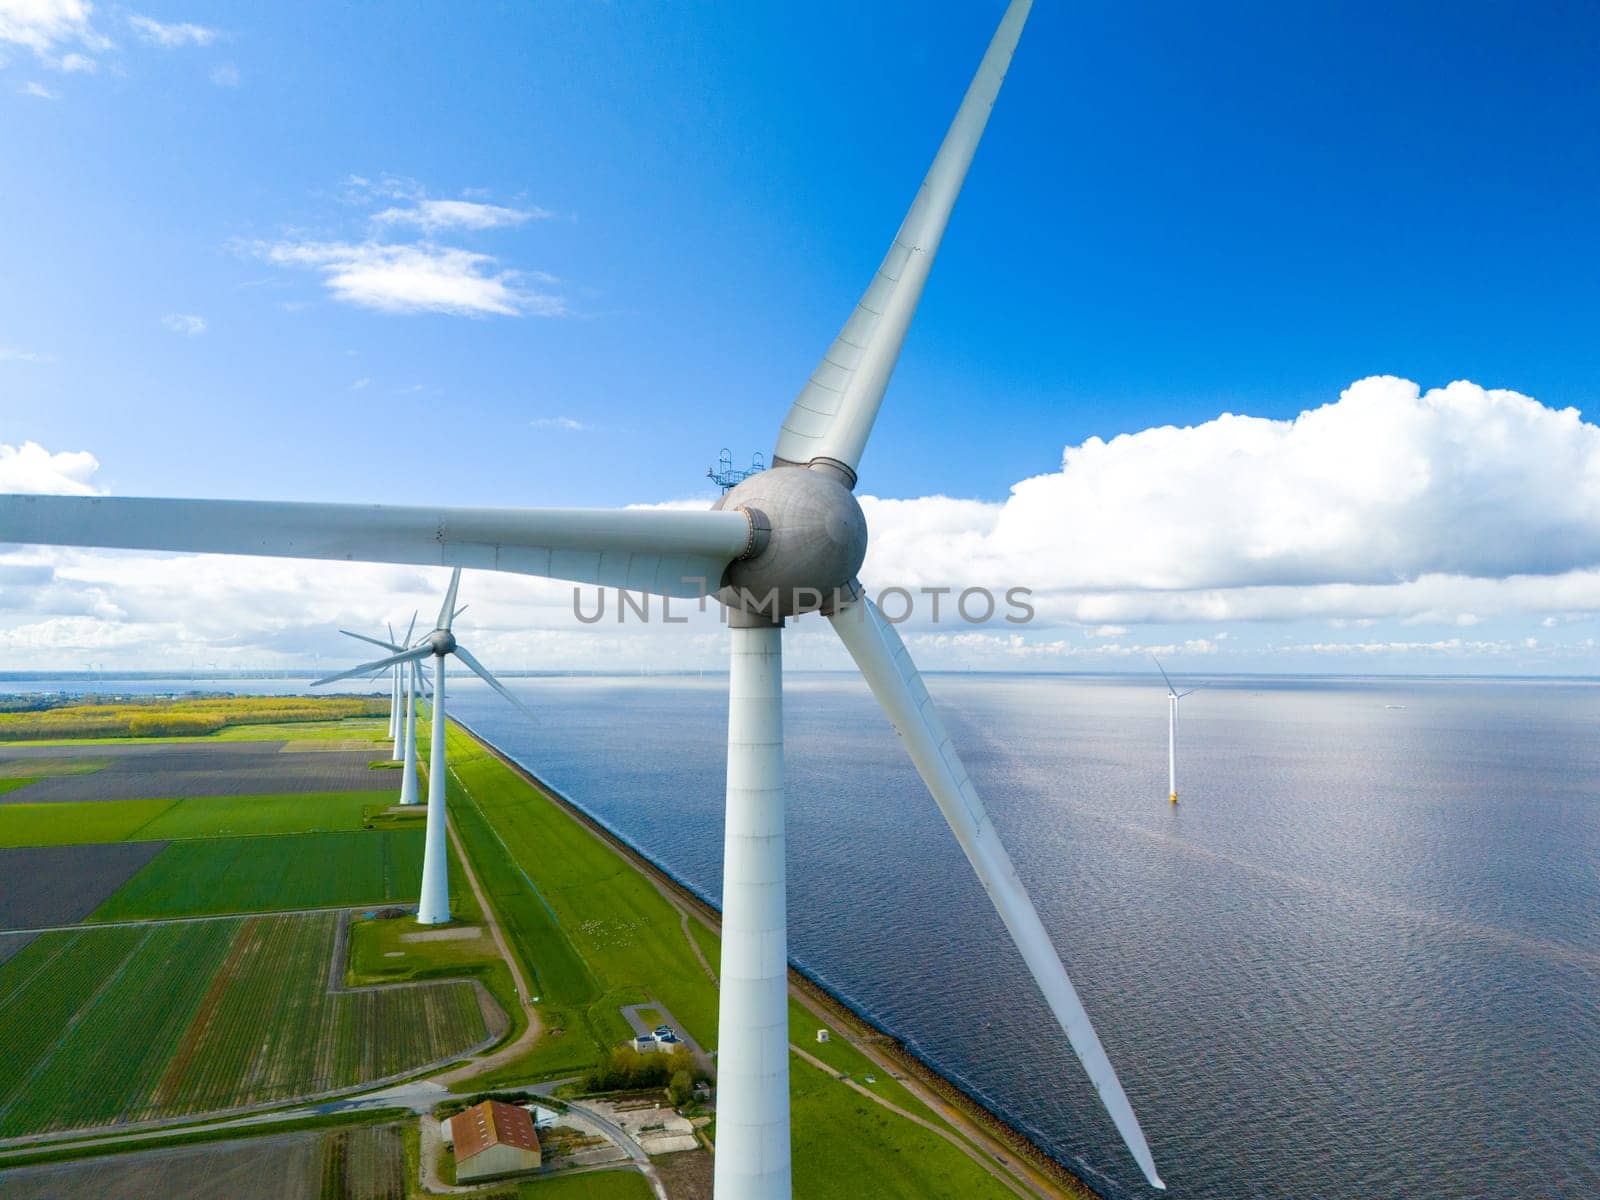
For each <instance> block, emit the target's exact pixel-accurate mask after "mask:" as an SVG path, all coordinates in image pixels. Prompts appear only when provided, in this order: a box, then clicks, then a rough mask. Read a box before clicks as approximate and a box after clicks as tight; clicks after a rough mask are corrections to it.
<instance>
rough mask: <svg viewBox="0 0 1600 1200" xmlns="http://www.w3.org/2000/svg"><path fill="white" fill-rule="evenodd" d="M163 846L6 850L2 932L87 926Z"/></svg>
mask: <svg viewBox="0 0 1600 1200" xmlns="http://www.w3.org/2000/svg"><path fill="white" fill-rule="evenodd" d="M162 848H163V844H162V843H161V842H123V843H121V844H116V843H113V844H111V845H105V846H64V847H57V846H48V847H31V848H28V849H0V929H42V928H45V927H46V926H50V925H71V924H74V923H76V922H78V921H81V920H83V918H84V917H86V916H88V915H89V914H90V913H91V912H93V911H94V910H95V908H97V907H98V906H99V905H100V904H101V903H102V902H103V901H104V900H105V899H106V897H108V896H110V895H111V894H112V893H113V892H115V891H116V890H117V888H119V887H121V886H122V885H123V884H124V883H125V882H127V880H128V879H129V878H130V877H132V876H133V874H134V873H135V872H137V871H139V870H141V869H142V868H143V867H145V866H146V865H147V864H148V863H149V862H150V861H151V860H152V859H154V858H155V857H156V856H157V855H158V854H160V853H161V850H162Z"/></svg>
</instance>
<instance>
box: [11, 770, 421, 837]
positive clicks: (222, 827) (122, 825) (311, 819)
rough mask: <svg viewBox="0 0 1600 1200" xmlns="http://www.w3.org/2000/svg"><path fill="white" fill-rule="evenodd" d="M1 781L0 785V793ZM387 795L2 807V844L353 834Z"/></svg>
mask: <svg viewBox="0 0 1600 1200" xmlns="http://www.w3.org/2000/svg"><path fill="white" fill-rule="evenodd" d="M7 782H8V781H7V780H0V792H3V791H5V790H6V783H7ZM394 795H395V794H394V792H393V791H372V792H311V793H295V794H292V795H269V796H191V797H187V798H185V799H182V800H85V801H80V802H73V801H61V802H57V803H51V804H27V803H18V804H6V805H0V846H76V845H82V844H84V843H87V842H167V841H176V840H180V839H187V838H218V837H260V836H263V835H269V834H286V833H338V832H349V831H354V830H359V829H360V828H361V827H362V824H363V822H364V820H365V816H366V813H367V811H368V810H369V809H381V808H383V807H386V806H388V805H389V804H392V803H393V802H394Z"/></svg>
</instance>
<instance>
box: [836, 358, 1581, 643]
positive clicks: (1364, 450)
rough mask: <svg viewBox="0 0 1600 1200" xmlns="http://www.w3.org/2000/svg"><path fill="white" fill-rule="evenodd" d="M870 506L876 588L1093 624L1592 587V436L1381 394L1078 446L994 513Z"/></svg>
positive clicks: (1472, 387)
mask: <svg viewBox="0 0 1600 1200" xmlns="http://www.w3.org/2000/svg"><path fill="white" fill-rule="evenodd" d="M863 504H864V506H865V507H866V510H867V515H868V520H869V523H870V524H871V525H872V528H873V534H874V541H873V547H872V557H871V558H870V559H869V563H868V569H869V570H871V571H873V572H875V573H876V574H878V575H882V576H885V577H887V576H895V577H899V578H909V579H912V580H926V581H928V582H938V583H946V582H950V581H952V580H956V579H961V578H963V577H967V578H971V577H974V576H976V577H977V578H978V579H979V580H982V581H994V580H1005V581H1014V582H1016V583H1021V584H1025V585H1027V586H1031V587H1034V588H1036V589H1039V590H1041V591H1045V592H1053V593H1058V594H1060V595H1062V596H1064V597H1071V598H1072V619H1076V620H1082V621H1086V622H1090V623H1094V624H1100V623H1126V622H1128V621H1130V620H1132V621H1142V620H1159V619H1174V620H1178V619H1195V620H1211V619H1226V618H1230V617H1244V618H1246V619H1248V618H1250V617H1261V618H1267V617H1279V616H1291V615H1299V616H1308V615H1313V614H1314V613H1316V612H1318V611H1324V612H1332V613H1337V614H1338V615H1348V616H1361V615H1369V613H1368V611H1367V610H1368V609H1369V608H1370V607H1371V602H1372V601H1373V600H1374V599H1375V595H1374V593H1385V592H1387V593H1395V592H1404V593H1406V594H1407V596H1406V598H1405V599H1404V600H1403V601H1402V603H1403V604H1413V605H1422V606H1426V607H1427V608H1428V609H1433V608H1435V607H1436V606H1437V604H1438V603H1439V602H1441V601H1443V600H1444V597H1443V596H1442V595H1441V592H1444V591H1449V590H1452V589H1456V588H1457V587H1458V586H1459V584H1460V583H1462V582H1464V581H1471V580H1495V581H1506V582H1507V583H1508V584H1511V583H1513V581H1516V580H1521V579H1526V580H1529V581H1532V582H1529V583H1515V584H1514V590H1515V591H1516V592H1517V593H1518V594H1519V598H1520V599H1522V600H1526V599H1528V598H1530V595H1531V593H1536V592H1539V591H1551V592H1553V591H1555V590H1557V586H1556V585H1555V584H1554V583H1553V582H1550V581H1552V580H1553V579H1554V578H1555V577H1567V576H1569V575H1574V576H1575V577H1576V579H1578V580H1581V579H1582V578H1583V576H1584V574H1585V573H1587V572H1590V571H1592V570H1593V569H1594V568H1596V567H1600V428H1597V427H1596V426H1594V425H1591V424H1588V423H1586V422H1584V421H1583V419H1582V417H1581V416H1580V415H1579V413H1578V412H1577V410H1575V409H1552V408H1548V407H1546V406H1545V405H1542V404H1540V403H1539V402H1538V401H1536V400H1533V399H1530V398H1529V397H1527V396H1523V395H1520V394H1518V393H1516V392H1511V391H1503V390H1493V389H1486V388H1482V387H1479V386H1477V385H1476V384H1472V383H1464V382H1462V383H1453V384H1451V385H1450V386H1448V387H1444V388H1436V389H1433V390H1430V391H1427V392H1423V391H1422V390H1421V389H1420V388H1419V387H1418V386H1417V385H1416V384H1414V383H1410V382H1408V381H1406V380H1402V379H1395V378H1391V377H1374V378H1370V379H1364V380H1361V381H1359V382H1357V383H1355V384H1352V385H1351V386H1350V387H1349V388H1348V389H1346V390H1345V392H1344V393H1343V394H1342V395H1341V396H1340V397H1339V399H1338V400H1337V401H1335V402H1332V403H1330V404H1326V405H1324V406H1322V407H1320V408H1317V409H1313V410H1311V411H1307V412H1303V413H1301V414H1300V415H1299V416H1298V417H1295V418H1294V419H1292V420H1267V419H1263V418H1259V417H1244V416H1234V415H1228V414H1225V415H1223V416H1220V417H1218V418H1217V419H1215V420H1213V421H1208V422H1206V423H1205V424H1203V425H1197V426H1193V427H1190V428H1185V429H1177V428H1173V427H1170V426H1168V427H1163V428H1158V429H1146V430H1143V431H1141V432H1138V433H1132V434H1125V435H1122V436H1120V437H1116V438H1113V439H1112V440H1110V441H1109V442H1107V441H1102V440H1101V439H1099V438H1091V439H1089V440H1088V441H1086V442H1084V443H1083V444H1082V445H1079V446H1069V447H1067V448H1066V450H1065V452H1064V454H1063V458H1062V467H1061V470H1060V471H1057V472H1053V473H1051V474H1048V475H1041V476H1037V477H1035V478H1032V479H1025V480H1022V481H1021V482H1019V483H1017V484H1016V485H1015V486H1014V487H1013V488H1012V489H1011V495H1010V497H1009V498H1008V499H1007V500H1005V501H1003V502H1001V503H993V504H991V503H980V502H973V501H962V500H951V499H947V498H945V497H932V498H924V499H919V500H909V501H905V500H901V501H896V500H872V499H866V500H864V501H863ZM1541 579H1543V580H1546V582H1545V583H1539V582H1538V581H1539V580H1541ZM1568 582H1569V583H1570V582H1572V580H1568ZM1584 590H1586V589H1584ZM1388 598H1389V599H1393V598H1394V597H1393V596H1392V595H1391V596H1390V597H1388ZM1379 607H1383V606H1382V605H1379ZM1583 607H1585V608H1591V607H1593V606H1592V605H1590V604H1585V605H1583ZM1465 611H1474V612H1476V611H1480V610H1479V609H1477V608H1475V607H1474V608H1471V609H1469V610H1465Z"/></svg>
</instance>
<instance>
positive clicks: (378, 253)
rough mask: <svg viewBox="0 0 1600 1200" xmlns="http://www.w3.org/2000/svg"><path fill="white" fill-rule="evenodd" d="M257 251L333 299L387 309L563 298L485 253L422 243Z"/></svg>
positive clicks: (477, 308)
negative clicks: (314, 279)
mask: <svg viewBox="0 0 1600 1200" xmlns="http://www.w3.org/2000/svg"><path fill="white" fill-rule="evenodd" d="M256 252H257V253H258V254H259V255H260V256H261V257H262V258H264V259H265V260H266V261H268V262H270V263H274V264H276V265H278V266H282V267H300V268H304V269H307V270H312V271H315V272H317V273H318V274H319V275H321V276H322V280H323V284H324V286H325V287H326V288H327V289H328V291H329V293H330V294H331V295H332V296H333V298H334V299H335V300H338V301H341V302H342V303H345V304H353V305H356V306H358V307H361V308H370V309H375V310H377V311H379V312H387V313H428V312H432V313H449V314H453V315H456V316H468V317H488V316H502V317H519V316H522V315H524V314H532V315H535V316H545V317H559V316H563V315H565V313H566V311H567V308H566V302H565V301H564V300H562V299H561V297H559V296H553V295H549V294H546V293H543V292H536V291H533V290H530V289H528V288H526V287H524V286H523V284H522V277H521V275H520V274H519V273H518V272H516V271H514V270H510V269H507V268H503V267H501V266H500V265H499V263H498V261H497V260H496V259H494V258H493V257H491V256H490V255H487V254H480V253H477V252H475V251H471V250H458V249H454V248H452V247H449V246H435V245H432V244H429V243H417V244H415V245H404V244H393V243H382V242H355V243H352V242H275V243H270V244H264V245H259V246H258V247H257V248H256Z"/></svg>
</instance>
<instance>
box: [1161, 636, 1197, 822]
mask: <svg viewBox="0 0 1600 1200" xmlns="http://www.w3.org/2000/svg"><path fill="white" fill-rule="evenodd" d="M1150 660H1151V661H1152V662H1154V663H1155V664H1156V670H1158V671H1160V672H1161V678H1162V680H1163V681H1164V682H1165V683H1166V685H1167V800H1168V801H1169V802H1170V803H1172V804H1176V803H1177V802H1178V701H1180V700H1182V699H1183V698H1184V697H1185V696H1192V695H1194V694H1195V693H1196V692H1198V691H1199V690H1200V689H1199V688H1197V687H1193V688H1190V689H1189V690H1188V691H1187V692H1180V691H1178V689H1177V688H1175V687H1173V686H1172V680H1170V679H1168V678H1167V669H1166V668H1165V667H1163V666H1162V665H1161V660H1160V659H1159V658H1157V657H1156V656H1155V655H1154V654H1152V655H1151V656H1150Z"/></svg>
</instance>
